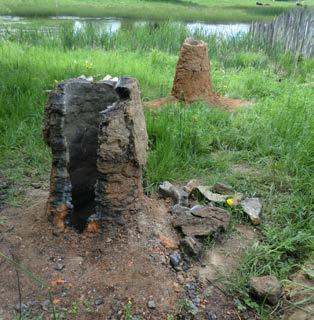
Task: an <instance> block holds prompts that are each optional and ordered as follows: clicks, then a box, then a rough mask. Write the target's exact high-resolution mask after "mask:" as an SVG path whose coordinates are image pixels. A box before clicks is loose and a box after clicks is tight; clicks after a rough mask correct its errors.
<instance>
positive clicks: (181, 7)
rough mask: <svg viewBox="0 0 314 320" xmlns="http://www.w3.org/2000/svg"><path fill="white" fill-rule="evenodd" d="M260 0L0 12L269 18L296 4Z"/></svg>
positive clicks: (131, 1) (95, 1)
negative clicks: (258, 4) (257, 3)
mask: <svg viewBox="0 0 314 320" xmlns="http://www.w3.org/2000/svg"><path fill="white" fill-rule="evenodd" d="M262 2H263V3H265V4H269V6H257V5H256V1H254V0H225V1H218V3H217V1H214V0H182V1H180V0H172V1H166V0H164V1H163V0H160V1H156V0H124V1H109V0H10V1H7V0H0V14H5V15H20V16H31V17H34V16H37V17H39V16H42V17H43V16H54V15H69V16H84V17H85V16H89V17H103V16H107V17H108V16H109V17H122V18H138V19H156V20H157V19H158V20H159V19H161V20H165V19H173V20H185V21H193V20H201V21H209V22H224V21H225V22H226V21H227V22H232V21H234V22H239V21H242V22H251V21H252V20H269V19H271V18H273V17H274V16H275V15H277V14H280V13H281V12H283V11H285V10H287V9H291V8H294V7H296V4H295V2H294V1H290V2H281V1H279V2H273V1H270V0H265V1H262ZM306 3H307V4H308V5H312V6H313V5H314V0H308V1H306Z"/></svg>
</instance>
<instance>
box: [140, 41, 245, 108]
mask: <svg viewBox="0 0 314 320" xmlns="http://www.w3.org/2000/svg"><path fill="white" fill-rule="evenodd" d="M178 101H181V102H183V103H186V104H190V103H192V102H195V101H205V102H206V103H208V105H209V106H216V107H221V108H223V109H225V110H227V111H233V110H235V109H238V108H240V107H244V106H246V105H248V104H249V102H248V101H244V100H240V99H231V98H227V97H221V96H219V95H218V94H217V93H215V92H213V90H212V82H211V75H210V63H209V61H208V47H207V44H206V43H205V42H203V41H200V40H195V39H192V38H187V39H186V40H185V41H184V43H183V45H182V47H181V51H180V56H179V59H178V62H177V66H176V74H175V77H174V80H173V86H172V90H171V96H170V97H164V98H160V99H156V100H153V101H148V102H146V103H144V105H145V106H146V107H148V108H152V109H156V108H159V107H161V106H162V105H164V104H170V103H176V102H178Z"/></svg>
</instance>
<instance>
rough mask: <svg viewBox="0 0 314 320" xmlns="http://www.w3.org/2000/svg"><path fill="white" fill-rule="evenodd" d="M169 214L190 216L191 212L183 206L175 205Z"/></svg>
mask: <svg viewBox="0 0 314 320" xmlns="http://www.w3.org/2000/svg"><path fill="white" fill-rule="evenodd" d="M171 213H173V214H175V215H190V214H191V211H190V208H188V207H183V206H180V205H179V204H175V205H174V206H173V207H172V209H171Z"/></svg>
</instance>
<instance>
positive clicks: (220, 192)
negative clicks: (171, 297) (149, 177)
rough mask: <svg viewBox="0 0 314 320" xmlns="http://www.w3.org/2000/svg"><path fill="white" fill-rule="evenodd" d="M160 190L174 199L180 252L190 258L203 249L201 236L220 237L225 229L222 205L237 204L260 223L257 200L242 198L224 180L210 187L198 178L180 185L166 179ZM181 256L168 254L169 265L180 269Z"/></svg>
mask: <svg viewBox="0 0 314 320" xmlns="http://www.w3.org/2000/svg"><path fill="white" fill-rule="evenodd" d="M159 192H160V194H161V195H162V196H164V197H169V198H172V199H173V200H174V202H175V204H174V206H173V207H172V209H171V213H172V215H173V218H172V225H173V227H174V228H175V229H177V230H179V231H180V235H181V236H182V238H181V239H180V241H179V243H178V248H180V250H181V254H182V253H183V255H184V256H187V257H189V258H194V259H196V260H199V259H200V258H201V257H202V253H203V242H204V241H203V240H204V239H207V240H208V239H213V240H217V239H218V240H219V239H221V237H222V236H223V233H224V232H225V231H226V230H227V229H228V227H229V225H230V214H229V212H228V211H227V210H225V209H224V208H222V207H223V206H236V205H239V206H241V207H242V210H243V211H244V212H245V213H247V214H248V216H249V217H250V219H251V221H252V223H253V224H255V225H257V224H259V223H260V213H261V209H262V205H261V202H260V200H259V199H258V198H244V197H243V194H241V193H238V192H235V191H234V190H233V188H232V187H231V186H228V185H226V184H223V183H216V184H215V185H214V186H213V187H212V188H210V187H208V186H202V185H200V184H199V183H198V181H197V180H191V181H190V182H189V183H188V184H187V185H185V186H184V187H182V188H181V187H176V186H174V185H173V184H171V183H170V182H168V181H165V182H163V183H162V184H161V185H160V186H159ZM198 200H200V202H199V201H198ZM200 203H202V204H200ZM173 247H174V246H173ZM171 257H172V259H171ZM180 259H181V256H180V254H179V252H178V251H176V252H173V253H172V254H171V256H170V262H171V265H172V266H173V267H174V268H175V269H176V270H177V269H181V268H180V267H179V262H178V261H179V260H180Z"/></svg>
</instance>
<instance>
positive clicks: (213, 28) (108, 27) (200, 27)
mask: <svg viewBox="0 0 314 320" xmlns="http://www.w3.org/2000/svg"><path fill="white" fill-rule="evenodd" d="M21 22H22V23H23V24H30V25H32V24H36V25H37V26H38V27H42V28H47V27H48V28H55V27H57V26H60V25H62V24H63V23H69V22H72V23H73V31H74V32H75V33H77V32H79V31H83V30H84V29H85V28H87V26H88V25H90V24H92V25H93V26H94V27H96V28H97V30H99V32H106V33H115V32H117V31H119V30H120V29H123V30H125V29H127V30H129V29H132V28H133V27H141V26H145V25H147V24H153V25H155V24H156V25H158V24H159V23H158V22H154V21H143V20H132V19H116V18H82V17H71V16H58V17H50V18H46V19H42V18H38V19H37V18H24V17H16V16H0V24H5V25H6V26H8V25H10V26H12V28H14V24H15V23H21ZM182 23H183V24H185V25H186V27H187V29H188V30H189V31H190V32H191V33H195V32H201V33H202V34H205V35H207V36H208V35H212V34H216V35H220V36H223V37H228V36H233V35H237V34H238V33H247V32H248V31H249V27H250V25H249V24H244V23H236V24H211V23H204V22H191V23H184V22H182Z"/></svg>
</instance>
